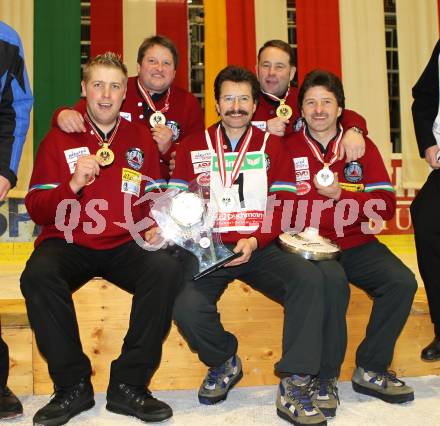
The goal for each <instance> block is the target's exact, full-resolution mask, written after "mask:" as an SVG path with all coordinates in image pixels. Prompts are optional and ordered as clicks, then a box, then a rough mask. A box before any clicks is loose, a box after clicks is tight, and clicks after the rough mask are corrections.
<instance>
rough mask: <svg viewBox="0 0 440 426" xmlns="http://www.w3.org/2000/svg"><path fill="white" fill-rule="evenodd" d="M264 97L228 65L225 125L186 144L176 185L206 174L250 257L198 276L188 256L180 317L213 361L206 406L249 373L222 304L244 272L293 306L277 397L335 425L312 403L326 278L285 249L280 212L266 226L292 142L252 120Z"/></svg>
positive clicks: (234, 238) (220, 84) (250, 78)
mask: <svg viewBox="0 0 440 426" xmlns="http://www.w3.org/2000/svg"><path fill="white" fill-rule="evenodd" d="M258 94H259V85H258V81H257V79H256V77H255V75H254V74H252V73H251V72H250V71H248V70H246V69H244V68H238V67H227V68H225V69H223V70H222V71H220V73H219V74H218V76H217V78H216V80H215V99H216V109H217V112H218V114H219V116H220V122H218V123H216V124H215V125H213V126H211V127H210V128H208V129H207V130H206V131H205V132H199V133H196V134H194V135H192V136H191V137H190V138H188V139H187V140H184V141H183V142H182V143H181V144H180V146H179V149H178V150H177V155H176V168H175V170H174V172H173V176H172V178H171V179H170V181H169V186H171V187H177V188H182V189H185V188H187V187H188V186H189V184H190V182H191V181H193V180H196V181H197V182H199V184H200V185H202V186H203V185H206V186H209V190H210V194H211V202H212V203H213V204H215V205H217V206H218V213H217V217H216V221H215V224H214V228H215V229H216V231H217V232H219V233H220V235H221V238H222V241H223V242H225V243H226V244H227V245H228V246H229V247H230V248H231V250H233V251H234V252H236V253H240V254H241V255H240V257H238V258H237V259H235V260H233V261H231V262H230V263H229V264H228V265H227V266H226V267H224V268H222V269H220V270H218V271H215V272H212V273H211V274H209V275H207V276H206V277H203V278H201V279H199V280H197V281H194V280H193V279H192V277H193V275H194V273H196V272H197V271H198V264H197V260H196V258H195V257H194V256H192V255H188V256H187V257H186V258H185V262H184V265H185V279H184V284H183V288H182V290H181V291H180V293H179V295H178V296H177V299H176V303H175V308H174V318H175V321H176V323H177V326H178V327H179V329H180V331H181V332H182V333H183V335H184V336H185V338H186V339H187V341H188V343H189V345H190V347H191V348H192V349H193V350H194V351H196V352H197V353H198V356H199V358H200V360H201V361H202V362H203V363H204V364H205V365H206V366H207V367H208V373H207V375H206V377H205V379H204V381H203V383H202V384H201V386H200V389H199V392H198V398H199V401H200V403H202V404H215V403H217V402H220V401H222V400H224V399H226V397H227V395H228V392H229V390H230V389H231V387H232V386H234V385H235V384H236V383H237V382H238V381H239V380H240V379H241V377H242V375H243V372H242V365H241V361H240V358H239V356H238V355H237V351H238V341H237V338H236V337H235V336H234V335H233V334H231V333H230V332H228V331H226V330H225V329H224V328H223V325H222V323H221V321H220V315H219V314H218V312H217V301H218V299H219V298H220V296H221V295H222V293H223V292H224V290H225V289H226V288H227V286H228V285H229V283H230V282H232V281H233V280H234V279H240V280H242V281H244V282H246V283H248V284H249V285H251V286H252V287H253V288H255V289H257V290H258V291H261V292H262V293H264V294H265V295H267V296H269V297H271V298H273V299H275V300H277V301H278V302H280V303H282V304H283V306H284V313H285V318H284V331H283V351H282V357H281V359H280V360H279V362H277V364H276V366H275V369H276V371H277V373H278V374H279V375H280V377H281V381H280V384H279V391H278V396H277V401H276V407H277V413H278V415H279V416H280V417H282V418H284V419H286V420H288V421H289V422H292V423H294V424H297V425H303V424H304V425H305V424H308V425H325V424H326V421H325V418H324V416H323V415H322V413H321V412H320V411H319V409H317V408H316V407H315V406H314V405H313V404H312V403H311V401H310V396H309V394H308V390H309V384H310V380H311V375H314V374H317V373H318V369H319V363H320V355H321V333H322V316H321V315H322V311H321V308H322V291H323V290H322V287H323V282H322V281H323V275H322V273H321V271H320V270H318V268H316V267H315V265H313V264H312V263H311V262H308V261H307V260H305V259H303V258H301V257H300V256H297V255H291V254H290V253H285V252H283V251H282V250H281V249H280V248H279V247H278V245H277V244H276V242H275V241H274V240H275V239H276V237H277V236H278V234H279V220H280V217H279V216H278V213H279V210H278V209H276V211H275V212H274V214H273V216H274V218H273V220H272V223H270V221H269V223H266V222H265V221H264V220H263V219H264V215H265V212H266V205H267V197H268V188H269V187H270V186H271V184H272V182H273V180H274V178H275V176H276V174H277V170H278V163H279V161H280V153H282V142H281V140H280V139H279V138H278V137H277V136H275V135H270V134H269V133H265V132H262V131H261V130H260V129H258V128H256V127H254V126H252V125H250V121H251V117H252V114H253V113H254V111H255V108H256V102H257V98H258Z"/></svg>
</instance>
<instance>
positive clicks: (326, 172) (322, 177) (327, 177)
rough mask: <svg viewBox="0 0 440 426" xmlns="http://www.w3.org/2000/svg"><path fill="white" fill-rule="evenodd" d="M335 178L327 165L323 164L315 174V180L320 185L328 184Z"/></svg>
mask: <svg viewBox="0 0 440 426" xmlns="http://www.w3.org/2000/svg"><path fill="white" fill-rule="evenodd" d="M334 180H335V175H334V174H333V172H332V171H331V170H330V169H329V168H328V167H327V166H324V167H323V168H322V169H321V170H320V171H319V172H318V173H317V174H316V181H317V182H318V183H319V184H320V185H321V186H330V185H331V184H332V183H333V182H334Z"/></svg>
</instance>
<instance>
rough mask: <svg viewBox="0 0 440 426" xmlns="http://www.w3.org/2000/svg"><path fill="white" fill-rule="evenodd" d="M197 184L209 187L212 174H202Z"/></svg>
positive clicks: (198, 177)
mask: <svg viewBox="0 0 440 426" xmlns="http://www.w3.org/2000/svg"><path fill="white" fill-rule="evenodd" d="M197 183H198V184H199V185H200V186H209V184H210V183H211V174H210V173H209V172H207V173H201V174H200V175H199V176H197Z"/></svg>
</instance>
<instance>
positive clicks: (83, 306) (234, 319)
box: [0, 280, 440, 394]
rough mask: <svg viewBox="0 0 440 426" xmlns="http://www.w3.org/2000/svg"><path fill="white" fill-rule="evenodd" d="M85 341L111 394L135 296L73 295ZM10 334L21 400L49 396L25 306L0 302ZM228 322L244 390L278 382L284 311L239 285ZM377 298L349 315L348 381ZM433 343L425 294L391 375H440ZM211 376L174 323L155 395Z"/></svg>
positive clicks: (108, 289)
mask: <svg viewBox="0 0 440 426" xmlns="http://www.w3.org/2000/svg"><path fill="white" fill-rule="evenodd" d="M74 301H75V305H76V308H77V316H78V321H79V324H80V332H81V339H82V342H83V347H84V350H85V352H86V353H87V354H88V356H89V357H90V359H91V361H92V365H93V383H94V386H95V390H96V391H97V392H100V391H101V392H102V391H105V389H106V387H107V382H108V374H109V367H110V362H111V360H112V359H114V358H115V357H117V355H118V354H119V351H120V348H121V345H122V339H123V337H124V334H125V332H126V328H127V324H128V317H129V312H130V303H131V296H130V295H128V294H127V293H125V292H123V291H122V290H120V289H118V288H117V287H115V286H113V285H111V284H108V283H107V282H105V281H103V280H93V281H91V282H90V283H88V284H87V285H86V286H84V287H83V288H81V289H80V290H79V291H77V292H76V293H75V295H74ZM0 305H1V306H2V308H1V310H0V313H1V315H2V318H3V327H4V329H3V335H4V338H5V340H6V341H7V342H8V344H9V345H10V351H11V373H10V385H11V387H13V389H14V390H15V391H16V392H17V393H19V394H27V393H32V392H33V393H36V394H50V393H51V392H52V382H51V381H50V378H49V376H48V373H47V364H46V362H45V361H44V359H43V358H42V357H41V355H40V354H39V352H38V350H37V347H36V344H35V340H33V339H32V334H31V332H30V330H29V327H28V325H27V323H25V322H24V321H21V320H20V321H17V322H15V323H14V320H13V319H14V318H23V312H24V311H23V310H24V304H23V301H16V302H13V303H4V302H2V303H1V304H0ZM219 309H220V312H221V315H222V321H223V324H224V326H225V328H226V329H228V330H230V331H232V332H233V333H234V334H236V336H237V337H238V340H239V354H240V356H241V358H242V360H243V364H244V373H245V375H244V378H243V380H242V381H241V383H240V385H241V386H256V385H268V384H275V383H277V381H278V378H277V377H276V376H275V375H274V372H273V365H274V363H275V362H276V361H277V360H278V359H279V357H280V351H281V331H282V316H283V312H282V307H281V306H280V305H278V304H277V303H275V302H273V301H271V300H269V299H267V298H266V297H264V296H262V295H261V294H259V293H258V292H256V291H254V290H252V289H251V288H250V287H249V286H247V285H245V284H243V283H241V282H239V281H235V282H234V283H232V284H231V285H230V288H229V289H228V290H227V291H226V292H225V294H224V296H223V297H222V299H221V301H220V303H219ZM370 310H371V300H370V299H369V298H368V297H367V296H366V295H365V293H363V292H362V291H360V290H358V289H356V288H354V287H353V288H352V295H351V301H350V306H349V310H348V315H347V321H348V329H349V343H348V349H347V355H346V359H345V362H344V364H343V368H342V374H341V379H342V380H349V379H350V377H351V373H352V370H353V368H354V358H355V350H356V347H357V345H358V344H359V342H360V341H361V340H362V338H363V335H364V333H365V328H366V325H367V322H368V318H369V315H370ZM431 338H432V324H431V322H430V318H429V315H428V310H427V303H426V296H425V294H424V290H423V289H419V291H418V293H417V296H416V301H415V303H414V305H413V309H412V313H411V316H410V318H409V320H408V322H407V325H406V326H405V329H404V331H403V333H402V335H401V336H400V338H399V341H398V344H397V347H396V351H395V356H394V362H393V365H392V369H394V370H395V371H397V373H398V374H399V375H402V376H419V375H427V374H440V365H438V364H436V363H434V364H430V363H424V362H423V361H421V360H420V357H419V354H420V350H421V348H422V347H423V346H424V345H426V344H427V343H428V342H429V341H430V339H431ZM205 373H206V368H205V366H204V365H203V364H202V363H201V362H200V361H199V360H198V358H197V356H196V355H195V354H194V353H191V351H190V350H189V348H188V346H187V344H186V342H185V341H184V339H183V338H182V337H181V336H180V334H179V333H178V332H177V330H176V328H175V326H174V325H173V327H172V329H171V332H170V334H169V336H168V338H167V340H166V342H165V345H164V352H163V357H162V363H161V365H160V367H159V369H158V371H157V372H156V374H155V376H154V379H153V382H152V384H151V388H152V389H196V388H198V386H199V385H200V383H201V381H202V379H203V377H204V375H205Z"/></svg>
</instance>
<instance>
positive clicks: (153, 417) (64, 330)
mask: <svg viewBox="0 0 440 426" xmlns="http://www.w3.org/2000/svg"><path fill="white" fill-rule="evenodd" d="M82 90H83V94H84V96H85V97H86V103H87V111H86V114H85V116H84V120H85V123H84V125H85V128H86V132H85V133H72V134H66V133H64V132H62V131H60V130H59V129H58V128H53V129H52V130H51V131H50V132H49V133H48V134H47V136H46V137H45V139H44V140H43V141H42V142H41V144H40V147H39V149H38V153H37V157H36V160H35V166H34V171H33V173H32V177H31V182H30V190H29V193H28V194H27V196H26V200H25V202H26V208H27V210H28V212H29V215H30V216H31V218H32V220H33V221H34V222H35V223H37V224H39V225H41V226H42V231H41V233H40V235H39V236H38V238H37V239H36V241H35V250H34V252H33V253H32V255H31V257H30V259H29V260H28V262H27V264H26V268H25V270H24V272H23V274H22V277H21V290H22V292H23V295H24V297H25V300H26V307H27V311H28V314H29V320H30V323H31V326H32V328H33V330H34V332H35V337H36V340H37V345H38V348H39V350H40V352H41V353H42V354H43V356H44V358H45V359H46V360H47V363H48V368H49V374H50V376H51V378H52V380H53V382H54V387H55V392H54V396H53V398H52V399H51V401H50V402H49V403H48V404H47V405H45V406H44V407H43V408H41V409H40V410H38V412H37V413H36V414H35V416H34V424H38V425H47V426H56V425H61V424H65V423H67V422H68V421H69V419H71V418H72V417H74V416H75V415H77V414H79V413H80V412H82V411H84V410H87V409H89V408H91V407H92V406H93V405H94V404H95V401H94V396H93V387H92V384H91V381H90V377H91V374H92V368H91V365H90V360H89V359H88V357H87V356H86V355H85V354H84V352H83V350H82V346H81V341H80V336H79V330H78V324H77V321H76V314H75V307H74V305H73V301H72V296H71V294H72V293H73V292H74V291H75V290H77V289H78V288H80V287H81V286H82V285H83V284H85V283H87V282H88V281H89V280H90V279H91V278H93V277H96V276H101V277H103V278H105V279H106V280H107V281H109V282H112V283H114V284H116V285H118V286H119V287H121V288H122V289H124V290H126V291H128V292H129V293H131V294H132V295H133V301H132V310H131V316H130V325H129V328H128V331H127V334H126V336H125V339H124V344H123V346H122V350H121V354H120V356H119V357H118V358H117V359H116V360H114V361H113V362H112V365H111V370H110V383H109V386H108V390H107V409H108V410H110V411H112V412H115V413H119V414H125V415H130V416H134V417H137V418H139V419H141V420H144V421H149V422H151V421H162V420H165V419H167V418H169V417H171V416H172V410H171V408H170V407H169V406H168V405H167V404H166V403H164V402H162V401H159V400H157V399H155V398H153V397H152V395H151V393H150V392H149V391H148V390H147V389H146V385H147V384H148V382H149V380H150V378H151V376H152V375H153V373H154V371H155V370H156V368H157V367H158V365H159V361H160V356H161V349H162V341H163V339H164V337H165V335H166V334H167V332H168V329H169V327H170V323H171V309H172V303H173V299H174V295H175V290H176V286H178V285H179V282H180V277H181V275H180V274H181V269H180V265H179V264H178V262H177V261H175V260H174V259H173V258H171V257H170V256H168V254H166V253H165V252H164V251H162V250H159V251H147V250H145V249H143V248H142V247H141V246H140V245H138V244H137V243H136V242H135V241H133V239H132V235H131V234H130V231H129V229H127V226H124V225H125V224H126V222H128V219H127V217H126V216H127V211H130V213H131V217H132V218H133V219H134V220H135V222H136V223H139V222H140V221H141V220H142V219H144V218H145V217H147V216H148V214H149V207H148V202H147V201H146V202H141V201H142V200H141V197H142V195H143V194H144V192H148V191H150V190H151V189H152V188H154V187H157V186H160V183H161V180H160V179H159V174H160V172H159V161H158V153H157V150H156V148H155V146H154V142H153V141H152V139H151V135H150V134H149V132H148V131H147V130H146V129H145V127H144V126H141V125H139V124H136V123H129V122H128V121H126V120H124V119H121V117H120V115H119V109H120V107H121V104H122V101H123V99H124V97H125V94H126V90H127V70H126V68H125V65H124V64H123V63H122V62H121V60H120V58H119V57H118V56H117V55H115V54H114V53H111V52H107V53H105V54H103V55H99V56H97V57H96V58H94V59H93V60H91V62H90V63H89V64H87V65H86V67H85V69H84V80H83V82H82ZM134 158H136V159H137V161H133V159H134ZM142 176H148V177H150V180H149V182H148V184H146V182H145V180H144V179H143V178H142ZM63 213H64V214H63ZM72 223H74V224H75V225H76V226H70V227H69V230H70V233H69V234H67V233H66V232H65V231H66V224H68V225H70V224H72ZM144 228H146V225H145V226H144ZM153 229H154V228H153ZM144 231H145V229H144Z"/></svg>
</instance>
